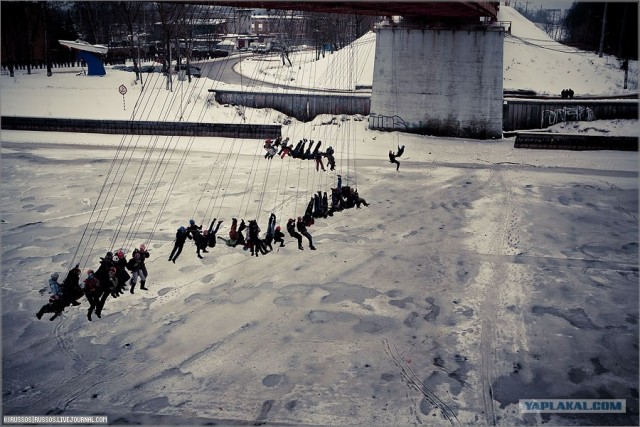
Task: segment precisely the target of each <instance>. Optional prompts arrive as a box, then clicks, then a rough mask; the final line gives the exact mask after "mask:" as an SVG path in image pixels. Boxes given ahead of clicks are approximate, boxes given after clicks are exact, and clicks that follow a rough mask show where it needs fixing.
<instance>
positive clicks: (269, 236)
mask: <svg viewBox="0 0 640 427" xmlns="http://www.w3.org/2000/svg"><path fill="white" fill-rule="evenodd" d="M362 205H364V206H369V203H367V201H366V200H365V199H363V198H362V197H360V195H359V194H358V190H357V189H355V188H353V187H350V186H342V176H341V175H338V183H337V186H336V187H335V188H332V189H331V204H329V197H328V195H327V192H326V191H325V192H324V194H323V193H322V192H321V191H318V192H317V193H315V194H314V195H313V196H312V197H311V200H310V201H309V203H308V204H307V208H306V210H305V213H304V215H303V216H299V217H297V219H294V218H289V219H288V221H287V224H286V226H285V230H286V232H287V234H288V235H289V236H290V237H292V238H294V239H295V240H296V241H297V243H298V249H299V250H304V246H303V237H304V238H306V239H307V241H308V242H309V249H310V250H312V251H314V250H316V248H315V246H314V245H313V237H312V236H311V233H309V230H308V229H307V227H310V226H311V225H313V224H314V222H315V219H316V218H326V217H327V216H333V214H334V213H335V212H339V211H342V210H344V209H349V208H353V207H356V208H357V209H360V207H361V206H362ZM216 221H217V218H214V219H213V221H211V224H210V225H209V228H208V229H205V230H203V226H202V225H197V224H196V221H195V220H194V219H191V220H189V226H188V227H185V226H180V227H179V228H178V229H177V231H176V238H175V240H174V245H173V249H172V250H171V253H170V254H169V259H168V261H170V262H173V263H174V264H175V262H176V260H177V259H178V257H179V256H180V254H181V253H182V250H183V248H184V244H185V243H186V241H187V240H193V242H194V243H195V247H196V255H197V256H198V258H200V259H202V258H203V256H202V255H201V254H202V253H207V252H209V250H208V249H209V248H214V247H215V246H216V241H217V240H220V241H222V242H224V243H225V244H226V245H227V246H229V247H234V248H235V247H237V246H241V247H242V248H243V249H244V250H249V251H251V256H256V257H257V256H260V255H266V254H268V253H269V252H271V251H273V244H274V243H275V244H279V246H277V247H278V248H282V247H284V246H285V241H284V238H285V236H286V235H285V234H284V231H283V230H282V228H281V226H280V225H278V224H277V218H276V215H275V214H274V213H272V214H271V215H270V216H269V221H268V225H267V230H266V232H265V235H264V236H263V237H261V236H260V233H261V228H260V226H259V225H258V221H257V220H255V219H253V220H249V221H245V220H244V219H241V220H240V222H238V219H237V218H232V219H231V227H230V229H229V234H228V237H222V236H218V235H217V234H218V231H219V230H220V226H221V225H222V220H220V221H217V224H216ZM245 234H246V235H245Z"/></svg>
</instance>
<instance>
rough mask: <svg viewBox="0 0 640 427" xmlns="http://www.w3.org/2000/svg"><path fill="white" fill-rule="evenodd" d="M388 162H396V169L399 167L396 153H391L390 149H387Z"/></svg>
mask: <svg viewBox="0 0 640 427" xmlns="http://www.w3.org/2000/svg"><path fill="white" fill-rule="evenodd" d="M389 163H395V164H396V170H399V169H400V162H399V161H397V160H396V155H395V154H393V151H392V150H389Z"/></svg>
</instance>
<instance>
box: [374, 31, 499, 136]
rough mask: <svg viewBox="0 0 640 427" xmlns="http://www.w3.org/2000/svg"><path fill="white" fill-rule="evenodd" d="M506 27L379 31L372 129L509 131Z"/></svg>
mask: <svg viewBox="0 0 640 427" xmlns="http://www.w3.org/2000/svg"><path fill="white" fill-rule="evenodd" d="M503 41H504V31H503V29H502V28H501V27H474V28H472V29H471V28H470V29H466V28H465V29H462V28H459V29H407V28H391V27H382V28H380V29H378V37H377V44H376V58H375V64H374V72H373V88H372V94H371V118H370V123H369V124H370V127H371V128H381V129H398V130H404V131H408V132H416V133H423V134H431V135H443V136H460V137H472V138H483V139H484V138H500V137H501V136H502V90H503V88H502V77H503V75H502V61H503Z"/></svg>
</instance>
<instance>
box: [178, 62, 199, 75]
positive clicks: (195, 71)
mask: <svg viewBox="0 0 640 427" xmlns="http://www.w3.org/2000/svg"><path fill="white" fill-rule="evenodd" d="M180 69H181V70H186V69H187V64H180ZM189 74H191V76H192V77H202V71H201V70H200V67H196V66H193V65H190V66H189Z"/></svg>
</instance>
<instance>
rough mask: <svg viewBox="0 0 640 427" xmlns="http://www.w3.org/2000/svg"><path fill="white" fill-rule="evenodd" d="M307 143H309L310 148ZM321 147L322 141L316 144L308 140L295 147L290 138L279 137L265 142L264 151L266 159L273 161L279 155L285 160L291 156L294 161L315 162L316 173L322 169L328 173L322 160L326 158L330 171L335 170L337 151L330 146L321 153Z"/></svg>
mask: <svg viewBox="0 0 640 427" xmlns="http://www.w3.org/2000/svg"><path fill="white" fill-rule="evenodd" d="M307 143H309V145H308V146H307ZM314 144H315V147H314ZM321 145H322V141H318V142H317V143H316V142H315V141H314V140H307V139H306V138H305V139H301V140H299V141H298V143H297V144H296V146H295V147H294V146H293V144H289V138H288V137H287V138H285V139H284V140H283V139H282V137H278V138H276V139H275V140H271V139H267V140H266V141H265V142H264V149H265V150H266V153H265V155H264V158H265V159H273V158H274V157H275V156H276V155H278V156H280V158H281V159H284V158H285V156H290V157H293V158H294V159H301V160H313V161H315V162H316V171H319V170H320V169H322V170H323V171H326V169H325V167H324V162H323V160H322V158H323V157H325V158H326V159H327V166H328V167H329V170H332V171H333V170H335V169H336V159H335V157H334V153H335V151H334V149H333V147H331V146H329V147H327V149H326V150H325V151H320V146H321Z"/></svg>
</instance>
